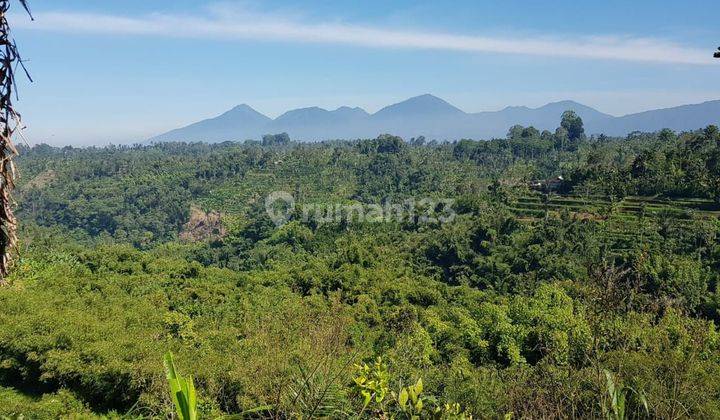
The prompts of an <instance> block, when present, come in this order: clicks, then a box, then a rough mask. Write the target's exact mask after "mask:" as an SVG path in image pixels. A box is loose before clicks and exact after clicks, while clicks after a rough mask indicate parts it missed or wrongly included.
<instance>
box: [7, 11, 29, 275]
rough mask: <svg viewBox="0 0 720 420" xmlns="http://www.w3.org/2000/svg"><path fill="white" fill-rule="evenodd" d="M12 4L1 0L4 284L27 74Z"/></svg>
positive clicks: (13, 231) (13, 238)
mask: <svg viewBox="0 0 720 420" xmlns="http://www.w3.org/2000/svg"><path fill="white" fill-rule="evenodd" d="M10 2H11V0H0V284H5V283H6V280H5V278H6V276H7V275H8V273H9V271H10V267H11V266H12V263H13V260H14V255H15V251H16V249H17V219H16V218H15V215H14V214H13V207H14V205H15V202H14V201H13V198H12V191H13V189H14V188H15V179H16V178H17V169H16V168H15V164H14V163H13V158H15V157H16V156H17V155H18V151H17V149H16V148H15V145H14V144H13V141H12V139H13V136H14V135H15V134H20V130H22V129H23V125H22V122H21V121H22V120H21V118H20V114H18V113H17V111H15V108H14V107H13V94H15V70H16V69H17V67H18V66H19V67H21V68H22V69H23V71H24V72H25V74H26V75H27V70H26V69H25V66H24V65H23V61H22V58H21V57H20V54H19V53H18V50H17V46H16V45H15V40H13V39H12V38H11V37H10V25H9V23H8V20H7V12H8V10H9V9H10ZM20 4H21V5H22V6H23V8H25V10H26V11H27V12H28V14H30V9H29V8H28V5H27V2H26V0H20ZM31 17H32V16H31ZM28 78H29V75H28ZM31 80H32V79H31Z"/></svg>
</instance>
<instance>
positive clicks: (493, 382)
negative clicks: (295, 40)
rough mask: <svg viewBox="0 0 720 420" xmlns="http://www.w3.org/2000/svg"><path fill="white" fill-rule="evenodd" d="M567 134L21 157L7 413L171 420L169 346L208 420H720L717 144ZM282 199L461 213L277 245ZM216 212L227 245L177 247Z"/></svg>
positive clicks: (214, 235) (703, 137) (1, 408)
mask: <svg viewBox="0 0 720 420" xmlns="http://www.w3.org/2000/svg"><path fill="white" fill-rule="evenodd" d="M571 117H572V116H569V117H568V118H570V119H569V120H568V123H567V124H566V125H567V127H569V128H571V129H572V130H570V129H567V128H563V129H562V130H561V129H559V130H558V132H556V133H554V134H553V133H548V132H545V133H539V132H537V130H534V129H531V128H528V127H514V128H513V129H512V130H511V132H510V133H509V137H508V138H507V139H498V140H493V141H489V142H473V141H461V142H457V143H454V144H436V143H426V142H424V141H423V139H413V140H412V141H409V142H403V141H402V140H400V139H397V138H394V137H391V136H384V137H380V138H378V139H375V140H367V141H357V142H335V143H324V144H312V145H308V144H294V143H287V142H282V143H281V144H272V145H266V146H262V145H259V144H253V143H247V144H242V145H240V144H222V145H212V146H209V145H203V144H190V145H187V144H165V145H157V146H142V147H136V148H102V149H72V148H66V149H55V148H50V147H47V146H37V147H34V148H33V149H32V150H24V151H23V157H22V160H23V161H22V162H21V165H22V166H23V167H24V168H26V169H25V174H26V175H25V179H24V181H23V184H22V185H20V193H21V197H20V212H19V214H20V216H21V217H22V219H23V232H22V235H23V243H24V244H25V248H24V249H23V250H22V251H23V252H22V258H21V260H20V261H19V265H18V268H17V270H16V272H15V274H14V275H13V278H12V283H11V285H10V286H8V287H6V288H2V289H0V386H2V388H0V415H5V416H10V417H11V418H13V417H12V416H17V415H20V414H24V415H25V416H26V417H27V418H56V417H62V416H73V415H84V416H91V415H98V416H100V415H102V416H108V417H113V416H115V417H120V416H126V417H130V418H163V417H165V416H168V415H171V414H170V413H174V412H175V411H176V408H175V405H176V404H179V405H181V406H182V404H181V403H180V400H179V399H178V401H177V403H174V401H173V400H172V398H171V397H170V396H169V395H168V388H167V387H168V383H167V378H166V377H165V375H163V371H164V369H163V363H162V360H163V355H164V354H165V352H166V351H168V350H171V351H172V352H173V353H174V354H175V355H176V358H175V362H177V363H178V365H179V366H177V369H173V370H174V371H175V372H176V374H175V375H174V377H175V378H176V380H178V379H179V377H178V376H177V372H187V373H192V375H193V378H192V383H193V384H194V387H195V388H196V407H197V417H198V418H217V417H221V416H223V415H229V414H233V413H235V414H237V413H244V414H243V415H244V416H246V417H247V416H250V417H253V416H254V417H262V416H273V415H274V416H276V417H341V416H361V417H368V418H373V417H382V418H391V417H394V418H413V417H415V416H419V417H420V418H438V417H439V418H463V416H465V418H469V417H470V416H473V417H474V418H498V417H504V416H506V415H512V416H513V418H528V417H532V418H537V417H546V418H550V417H552V418H600V417H606V418H627V417H633V418H635V417H639V418H643V417H653V418H656V417H657V418H716V417H720V382H718V381H717V378H718V377H719V376H720V333H719V332H718V329H717V325H718V322H720V311H719V308H720V294H719V293H718V287H717V286H718V279H719V277H720V243H719V240H718V238H719V236H718V233H720V222H718V211H720V208H719V207H718V204H717V200H718V189H717V188H718V187H720V184H719V183H718V182H717V180H718V179H720V176H718V172H716V171H717V170H718V169H719V168H720V166H718V162H720V159H718V156H719V155H718V151H719V150H720V137H719V135H718V132H717V130H716V129H715V128H713V127H709V128H707V129H705V130H700V131H697V132H694V133H682V134H675V133H671V132H660V133H654V134H640V133H634V134H633V135H631V136H629V137H628V138H623V139H611V138H604V137H603V138H592V139H585V138H584V136H583V135H582V132H581V131H580V130H579V128H578V124H577V121H575V120H574V119H572V118H571ZM561 128H562V127H561ZM563 130H564V131H563ZM570 132H572V133H573V134H572V136H570V134H569V133H570ZM557 175H563V178H564V182H562V183H560V184H559V185H558V187H557V189H552V190H550V189H549V188H548V189H546V190H545V191H539V192H538V191H532V190H531V189H530V188H529V186H530V185H533V184H535V183H536V182H534V181H538V180H540V181H543V180H546V179H554V178H555V177H556V176H557ZM276 190H284V191H288V192H289V193H291V194H293V195H294V196H295V197H296V199H297V201H298V202H299V203H313V204H328V203H332V204H334V203H382V202H384V201H386V200H388V199H390V200H394V202H402V200H404V199H407V198H409V197H435V198H453V199H455V205H454V209H455V210H456V211H457V217H456V218H455V219H454V220H453V222H452V223H446V224H439V223H421V222H419V221H418V220H417V219H416V218H411V217H408V218H405V219H404V220H397V221H391V222H388V223H371V222H364V223H344V222H339V223H331V222H325V223H323V222H318V221H317V220H303V218H302V217H301V214H293V215H291V219H290V221H289V223H287V224H285V225H283V226H281V227H275V225H274V224H273V223H272V222H271V220H270V219H269V218H268V217H267V215H266V214H265V211H264V208H263V206H264V202H263V200H264V197H265V195H266V194H268V193H269V192H271V191H276ZM541 190H542V188H541ZM191 208H195V209H202V211H203V212H205V213H202V212H200V211H197V210H195V212H196V215H195V222H194V224H192V225H189V224H188V221H189V220H190V212H191ZM213 211H214V212H217V214H219V215H220V219H221V220H222V224H223V226H222V227H223V229H214V228H213V226H210V228H207V226H205V227H204V228H203V229H202V230H197V231H194V232H193V234H192V235H182V233H183V232H185V231H187V230H188V229H194V228H195V227H197V226H199V225H202V223H204V222H205V221H204V219H203V218H202V214H210V213H211V212H213ZM201 213H202V214H201ZM212 214H216V213H212ZM213 217H215V216H213ZM211 220H215V219H214V218H207V221H211ZM181 236H182V237H192V238H194V239H195V240H194V241H192V242H187V241H183V240H181V239H180V238H181ZM199 237H202V240H197V238H199ZM378 357H380V358H381V362H378ZM187 384H188V385H187V389H188V392H189V389H190V385H189V384H190V382H187ZM610 384H612V386H611V385H610ZM176 385H177V386H176V391H174V393H173V395H177V390H178V389H184V388H185V386H184V385H183V384H182V383H181V381H178V382H177V384H176ZM182 394H183V395H184V392H183V393H182ZM188 401H189V394H188ZM93 413H94V414H93ZM510 413H512V414H510Z"/></svg>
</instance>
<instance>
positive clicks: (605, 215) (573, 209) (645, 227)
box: [511, 193, 720, 251]
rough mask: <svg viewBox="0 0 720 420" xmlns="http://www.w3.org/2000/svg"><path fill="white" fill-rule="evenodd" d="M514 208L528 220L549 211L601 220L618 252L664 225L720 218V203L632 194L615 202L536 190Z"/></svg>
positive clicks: (608, 238)
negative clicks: (547, 193) (546, 194)
mask: <svg viewBox="0 0 720 420" xmlns="http://www.w3.org/2000/svg"><path fill="white" fill-rule="evenodd" d="M511 210H512V211H513V212H514V213H515V214H516V215H517V216H518V217H519V218H520V219H521V220H525V221H533V220H537V219H540V218H543V217H545V214H546V212H547V213H548V214H549V215H558V214H561V213H563V212H568V213H570V214H571V215H573V216H575V217H578V218H582V219H592V220H597V221H599V222H601V223H602V226H603V230H604V235H603V236H604V237H605V238H606V239H607V240H608V243H609V244H610V246H611V247H612V248H613V249H614V250H616V251H622V250H626V249H630V248H631V247H632V245H633V244H634V243H636V242H637V241H638V238H639V235H645V234H647V233H648V232H651V233H652V232H657V230H658V229H659V228H661V227H663V226H664V227H666V228H672V229H682V228H683V227H685V226H689V225H690V224H692V223H698V222H699V221H703V220H707V221H712V220H720V204H718V203H715V202H713V201H711V200H705V199H694V198H682V199H669V198H664V197H638V196H630V197H625V198H624V199H620V200H615V201H611V200H610V199H609V198H607V197H602V196H584V197H583V196H578V195H557V194H553V195H549V196H544V195H543V194H541V193H533V194H529V195H526V196H523V197H521V198H519V199H518V200H517V202H516V203H515V204H514V205H513V206H512V207H511ZM646 239H651V238H649V237H648V238H646ZM658 239H659V238H658Z"/></svg>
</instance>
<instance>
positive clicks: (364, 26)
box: [12, 0, 720, 145]
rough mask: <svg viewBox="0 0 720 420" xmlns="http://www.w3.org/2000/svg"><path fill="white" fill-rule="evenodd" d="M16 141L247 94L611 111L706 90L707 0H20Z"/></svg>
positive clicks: (710, 29) (710, 72) (170, 118)
mask: <svg viewBox="0 0 720 420" xmlns="http://www.w3.org/2000/svg"><path fill="white" fill-rule="evenodd" d="M30 4H31V7H32V9H33V12H34V14H35V15H36V21H35V22H30V21H29V20H28V19H26V18H25V17H24V16H23V15H21V14H19V13H18V11H17V10H16V13H15V14H14V15H13V17H12V24H13V25H14V26H15V37H16V39H17V41H18V43H19V45H20V48H21V52H22V53H23V56H24V58H25V59H26V60H28V67H29V68H30V70H31V72H32V75H33V77H34V79H35V83H33V84H28V83H26V82H22V83H21V86H20V88H21V90H20V94H21V101H20V102H19V103H18V107H19V109H20V110H21V111H24V112H23V116H24V118H25V123H26V124H27V125H28V126H29V127H30V128H29V129H28V131H27V136H28V138H29V140H30V142H31V143H40V142H46V143H50V144H56V145H62V144H80V145H84V144H107V143H110V142H112V143H131V142H136V141H141V140H144V139H146V138H148V137H150V136H152V135H154V134H158V133H160V132H163V131H166V130H168V129H171V128H176V127H178V126H180V125H185V124H187V123H191V122H194V121H196V120H199V119H202V118H207V117H211V116H214V115H217V114H220V113H222V112H223V111H225V110H227V109H229V108H230V107H232V106H234V105H237V104H240V103H247V104H249V105H251V106H253V107H254V108H255V109H257V110H258V111H260V112H263V113H265V114H267V115H269V116H271V117H275V116H277V115H278V114H280V113H282V112H283V111H286V110H288V109H292V108H298V107H304V106H314V105H317V106H322V107H325V108H336V107H339V106H341V105H350V106H362V107H363V108H365V109H367V110H368V111H370V112H374V111H376V110H377V109H379V108H380V107H382V106H384V105H387V104H389V103H393V102H398V101H400V100H403V99H406V98H408V97H410V96H415V95H419V94H423V93H432V94H435V95H437V96H440V97H442V98H444V99H446V100H448V101H449V102H451V103H453V104H454V105H456V106H458V107H460V108H462V109H464V110H465V111H468V112H476V111H484V110H496V109H501V108H503V107H505V106H508V105H528V106H540V105H543V104H545V103H547V102H551V101H556V100H564V99H573V100H577V101H579V102H582V103H585V104H587V105H590V106H593V107H596V108H598V109H599V110H601V111H603V112H608V113H611V114H615V115H621V114H625V113H630V112H637V111H642V110H646V109H653V108H658V107H667V106H674V105H680V104H686V103H696V102H702V101H705V100H711V99H720V82H718V81H719V80H720V77H719V76H720V60H715V61H717V62H713V59H712V58H711V57H712V52H713V50H715V48H717V46H718V45H720V30H719V29H718V27H717V19H716V17H717V16H720V2H717V1H710V0H703V1H700V0H697V1H692V0H688V1H682V2H681V1H657V0H655V1H649V0H636V1H632V2H629V1H617V0H606V1H578V0H576V1H566V0H563V1H552V0H547V1H543V2H540V1H515V0H510V1H507V0H506V1H481V0H475V1H465V0H461V1H453V2H448V1H445V2H441V1H425V2H423V1H406V0H402V1H387V0H386V1H375V0H366V1H363V2H358V1H347V0H334V1H326V0H311V1H303V2H293V1H274V0H265V1H260V0H255V1H253V0H249V1H199V0H192V1H191V0H153V1H148V0H144V1H141V0H104V1H91V0H86V1H80V0H30Z"/></svg>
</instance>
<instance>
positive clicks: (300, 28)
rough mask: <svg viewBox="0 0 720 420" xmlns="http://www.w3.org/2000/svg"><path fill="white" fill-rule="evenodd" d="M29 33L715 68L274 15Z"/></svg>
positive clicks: (702, 56)
mask: <svg viewBox="0 0 720 420" xmlns="http://www.w3.org/2000/svg"><path fill="white" fill-rule="evenodd" d="M16 22H17V23H16V26H18V27H23V28H25V29H32V30H40V31H51V32H61V33H79V34H97V35H102V34H105V35H133V36H156V37H158V36H160V37H168V38H193V39H217V40H258V41H273V42H289V43H312V44H332V45H349V46H356V47H365V48H386V49H416V50H440V51H458V52H467V53H492V54H513V55H522V56H538V57H558V58H579V59H594V60H617V61H628V62H646V63H664V64H691V65H705V64H713V59H712V56H711V55H710V54H708V52H707V51H705V50H701V49H698V48H693V47H687V46H683V45H680V44H677V43H674V42H670V41H666V40H661V39H655V38H637V37H620V36H618V37H607V36H606V37H580V38H578V37H575V36H573V37H572V38H570V37H567V38H561V37H533V38H529V37H524V38H523V37H519V38H509V37H495V36H475V35H461V34H451V33H442V32H424V31H423V32H420V31H413V30H396V29H386V28H381V27H373V26H362V25H354V24H346V23H307V22H301V21H297V20H290V19H286V18H283V17H279V16H273V15H248V14H242V13H241V14H237V13H224V12H218V11H215V13H212V14H209V15H207V16H205V17H191V16H182V15H167V14H164V15H163V14H151V15H145V16H141V17H126V16H117V15H107V14H90V13H76V12H46V13H39V14H37V16H36V21H35V22H32V23H29V22H27V21H26V20H23V19H18V20H17V21H16Z"/></svg>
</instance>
